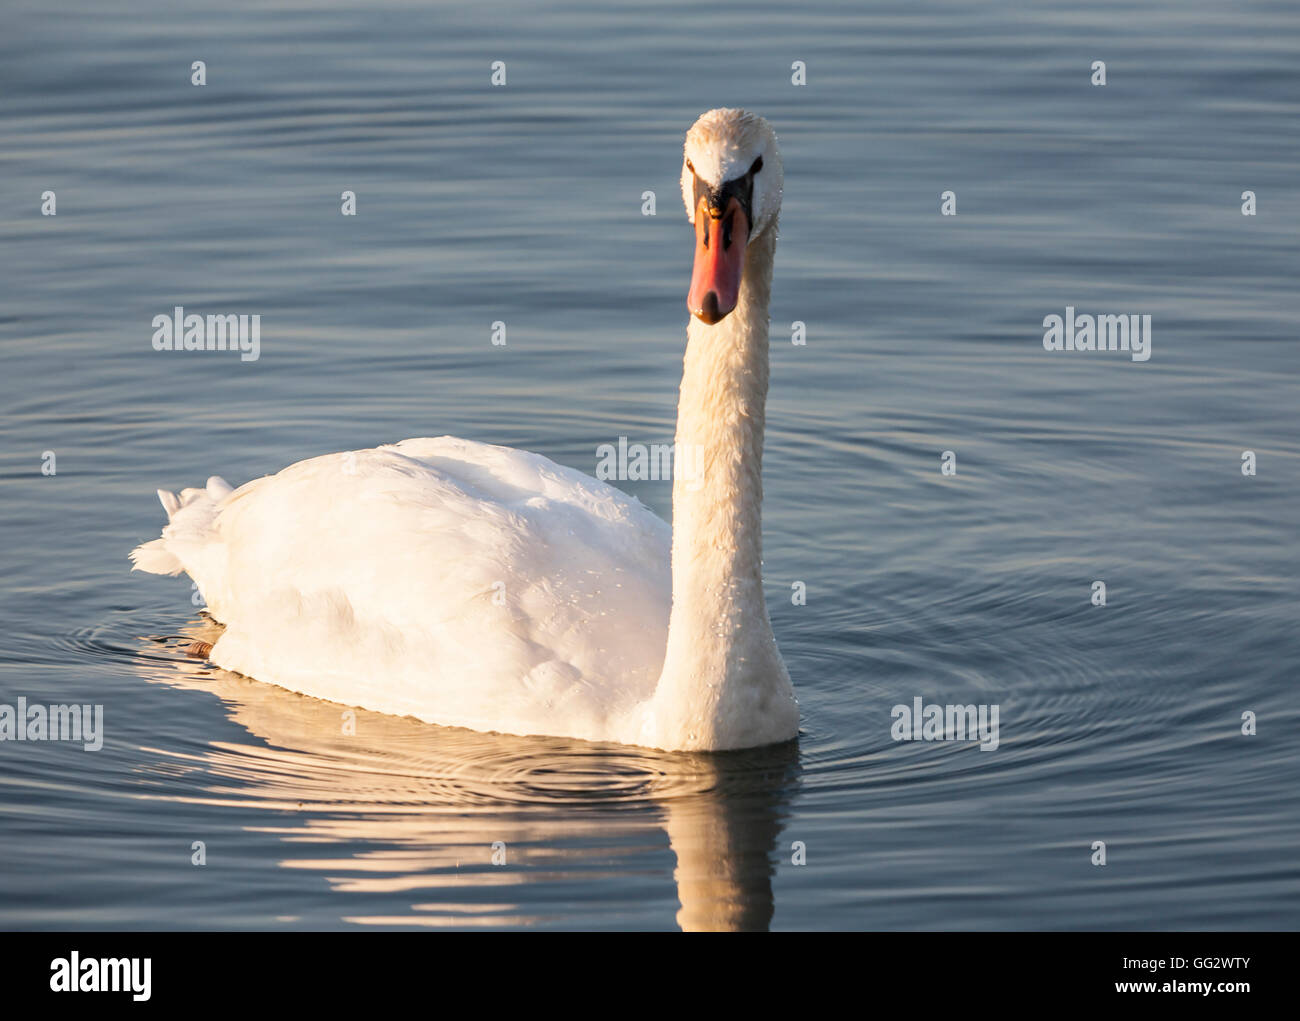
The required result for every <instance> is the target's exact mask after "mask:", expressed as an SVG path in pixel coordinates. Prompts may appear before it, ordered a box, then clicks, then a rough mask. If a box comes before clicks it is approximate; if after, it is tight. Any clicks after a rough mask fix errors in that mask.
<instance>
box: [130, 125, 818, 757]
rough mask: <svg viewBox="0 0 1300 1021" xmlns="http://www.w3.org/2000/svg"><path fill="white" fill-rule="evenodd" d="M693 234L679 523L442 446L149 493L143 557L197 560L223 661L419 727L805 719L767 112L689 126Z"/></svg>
mask: <svg viewBox="0 0 1300 1021" xmlns="http://www.w3.org/2000/svg"><path fill="white" fill-rule="evenodd" d="M681 183H682V197H683V199H684V201H685V203H686V208H687V213H688V216H689V219H690V220H691V222H692V223H693V224H694V225H695V233H696V250H695V268H694V272H693V274H692V278H691V289H690V293H689V297H688V301H687V304H688V306H689V308H690V310H691V312H692V317H691V319H690V324H689V326H688V329H687V338H688V341H687V346H686V357H685V367H684V372H683V375H682V385H681V394H680V399H679V403H678V412H677V436H676V444H677V448H676V449H677V452H678V457H677V459H676V460H677V461H678V463H680V462H681V452H682V451H685V450H689V451H690V455H691V456H690V462H691V463H692V465H693V466H695V467H696V468H697V469H698V470H697V471H695V472H693V473H692V475H691V477H690V478H689V479H687V478H683V477H682V476H681V475H679V476H678V477H677V478H676V479H675V480H674V483H673V528H672V530H671V574H670V571H669V564H670V530H669V527H668V526H667V525H666V524H665V523H664V522H662V521H661V520H659V518H657V517H655V515H654V514H652V513H651V512H650V511H649V510H647V509H646V508H645V507H644V506H642V505H641V504H640V503H639V502H638V501H637V500H635V499H633V498H632V497H629V496H627V495H625V494H623V493H622V492H620V491H619V490H617V489H615V488H613V487H612V486H608V485H606V484H604V483H602V482H598V481H596V480H595V479H592V478H590V477H588V476H586V475H583V474H582V473H581V472H578V471H575V470H573V469H571V468H565V467H562V466H560V465H557V464H555V463H554V462H552V461H549V460H547V459H546V458H544V457H541V456H539V455H537V454H530V453H525V452H523V451H519V450H512V449H509V448H507V447H497V446H491V445H488V444H483V443H475V442H472V441H469V440H460V439H455V438H452V437H447V436H444V437H441V438H438V439H415V440H406V441H404V442H402V443H398V444H394V445H392V446H383V447H379V448H377V449H374V450H358V451H352V452H348V453H341V454H329V455H327V456H324V457H316V458H312V459H311V460H308V461H301V462H299V463H298V464H295V465H293V466H291V467H289V468H286V469H285V470H284V471H282V472H280V473H279V474H277V475H272V476H267V477H265V478H261V479H256V480H254V481H252V482H249V483H248V484H247V485H244V486H241V487H240V488H239V489H236V490H233V491H232V490H231V488H230V486H228V485H227V484H226V483H225V482H223V481H222V480H221V479H218V478H215V477H214V478H211V479H209V480H208V484H207V487H206V488H205V489H187V490H184V491H182V492H181V494H180V496H179V498H178V497H176V496H174V495H173V494H172V493H169V492H166V491H162V490H160V491H159V497H160V499H161V500H162V503H163V507H164V508H165V509H166V510H167V513H168V517H169V518H170V522H169V524H168V525H167V526H166V527H165V528H164V529H163V532H162V538H160V539H155V540H154V541H152V542H147V543H145V544H143V545H142V546H139V547H138V548H136V549H135V550H134V551H133V552H132V553H131V559H132V560H133V561H134V563H135V569H138V570H144V571H150V572H153V573H155V574H179V573H180V572H181V571H185V572H188V574H189V575H190V577H191V578H193V579H194V581H195V582H196V584H197V585H198V587H199V590H200V591H201V592H202V593H203V596H204V598H205V599H206V601H207V607H208V611H209V612H210V613H211V614H212V616H213V617H214V618H216V619H217V620H218V621H220V622H222V623H224V624H225V625H226V630H225V632H224V633H223V634H222V636H221V637H220V638H219V639H218V640H217V641H216V643H215V644H214V645H213V646H212V648H211V653H210V659H211V661H212V662H213V663H215V664H216V665H217V666H220V667H224V668H225V669H228V670H233V671H237V672H239V673H241V674H245V675H247V676H250V677H254V678H257V679H258V680H261V681H266V682H270V683H272V684H278V685H280V686H282V687H285V688H289V689H291V690H293V691H297V692H301V693H303V694H306V695H312V696H315V697H317V698H323V699H330V700H332V701H335V702H341V703H344V704H346V705H356V706H361V707H363V708H366V709H371V710H374V711H378V712H384V713H391V714H397V715H410V716H414V717H416V718H418V719H421V720H424V721H426V722H429V723H436V724H443V725H447V726H461V727H468V728H471V729H474V730H485V731H501V732H504V733H510V734H521V735H528V734H536V735H553V736H559V737H577V738H585V739H588V740H597V741H615V742H620V743H623V744H634V745H645V746H649V747H654V748H661V749H666V750H703V751H717V750H722V749H728V748H743V747H750V746H755V745H762V744H769V743H774V742H778V741H785V740H789V739H791V738H793V737H795V736H796V734H797V733H798V727H799V712H798V707H797V705H796V703H795V698H794V689H793V688H792V687H791V685H790V676H789V673H788V672H787V670H786V667H785V664H784V663H783V662H782V660H781V655H780V653H779V652H778V651H777V647H776V639H775V638H774V637H773V635H772V628H771V624H770V623H769V621H768V616H767V608H766V605H765V604H764V601H763V580H762V575H761V566H762V542H761V534H760V533H761V524H760V504H761V502H762V482H761V477H760V468H761V462H762V455H763V427H764V404H765V401H766V397H767V381H768V353H767V332H768V296H769V292H770V288H771V280H772V260H773V256H774V254H775V251H776V233H777V214H778V212H779V210H780V205H781V185H782V169H781V158H780V155H779V153H778V151H777V144H776V136H775V135H774V134H773V132H772V129H771V128H770V127H769V125H768V124H767V122H766V121H765V120H763V119H762V118H761V117H756V116H754V115H752V114H749V113H746V112H744V111H742V110H725V109H723V110H711V111H709V112H708V113H706V114H704V115H703V116H702V117H700V119H699V120H698V121H696V122H695V124H694V126H693V127H692V128H691V129H690V131H689V132H688V133H687V135H686V145H685V154H684V158H683V164H682V177H681Z"/></svg>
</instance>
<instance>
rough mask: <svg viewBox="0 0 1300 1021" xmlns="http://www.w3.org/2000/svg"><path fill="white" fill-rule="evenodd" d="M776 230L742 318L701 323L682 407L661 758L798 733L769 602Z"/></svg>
mask: <svg viewBox="0 0 1300 1021" xmlns="http://www.w3.org/2000/svg"><path fill="white" fill-rule="evenodd" d="M775 251H776V224H775V223H772V224H769V225H768V227H767V229H765V230H764V231H763V232H762V233H761V234H760V235H759V236H758V237H756V238H754V239H753V240H752V241H751V242H750V244H749V246H748V250H747V252H746V258H745V270H744V274H743V276H742V278H741V279H742V283H741V289H740V295H739V301H738V302H737V305H736V308H735V310H734V311H733V312H732V313H731V314H730V315H729V316H727V317H726V318H725V319H723V320H722V321H721V322H720V323H718V324H717V325H715V326H709V325H706V324H705V323H703V322H701V321H700V320H698V319H696V318H694V317H692V318H691V321H690V325H689V327H688V329H687V338H688V339H687V345H686V358H685V368H684V371H683V374H682V387H681V395H680V398H679V402H678V408H677V438H676V450H675V457H674V463H675V465H676V466H677V470H676V472H675V478H674V482H673V552H672V575H673V606H672V614H671V619H670V621H669V627H668V648H667V654H666V656H665V659H664V666H663V672H662V675H661V676H660V680H659V686H658V688H657V689H656V692H655V699H654V706H653V709H654V720H653V722H652V724H651V726H652V727H653V728H654V729H655V730H656V731H657V734H658V738H659V739H658V740H657V741H655V742H654V743H656V744H659V745H660V746H661V747H678V748H713V749H719V748H735V747H748V746H752V745H757V744H766V743H769V742H772V741H781V740H787V739H789V738H791V737H794V736H795V734H796V733H797V730H798V710H797V707H796V706H795V703H794V693H793V690H792V689H791V687H790V678H789V674H788V673H787V672H786V669H785V665H784V663H783V662H782V661H781V656H780V653H779V652H778V651H777V647H776V640H775V638H774V637H773V635H772V626H771V624H770V622H769V621H768V616H767V606H766V604H765V602H764V600H763V570H762V569H763V539H762V502H763V482H762V463H763V427H764V418H765V405H766V402H767V376H768V355H767V333H768V299H769V296H770V293H771V286H772V261H773V256H774V255H775Z"/></svg>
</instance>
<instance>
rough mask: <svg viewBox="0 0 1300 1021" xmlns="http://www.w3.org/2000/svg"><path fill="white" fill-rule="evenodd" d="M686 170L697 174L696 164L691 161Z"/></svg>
mask: <svg viewBox="0 0 1300 1021" xmlns="http://www.w3.org/2000/svg"><path fill="white" fill-rule="evenodd" d="M686 169H687V170H689V171H690V172H691V173H692V174H693V173H695V164H694V163H692V162H691V161H690V160H687V161H686Z"/></svg>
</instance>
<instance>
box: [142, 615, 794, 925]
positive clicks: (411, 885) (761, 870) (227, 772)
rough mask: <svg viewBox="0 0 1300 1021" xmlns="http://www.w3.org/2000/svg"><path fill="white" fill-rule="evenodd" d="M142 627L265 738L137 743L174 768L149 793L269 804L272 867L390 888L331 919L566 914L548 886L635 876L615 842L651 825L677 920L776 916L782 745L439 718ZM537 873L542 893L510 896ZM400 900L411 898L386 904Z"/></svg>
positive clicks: (649, 835) (783, 803) (519, 919)
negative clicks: (718, 748)
mask: <svg viewBox="0 0 1300 1021" xmlns="http://www.w3.org/2000/svg"><path fill="white" fill-rule="evenodd" d="M184 630H185V643H182V645H183V644H186V643H188V641H190V640H198V641H206V642H211V641H213V640H214V639H215V638H216V637H217V636H218V635H219V634H220V628H219V627H217V626H215V625H213V624H211V623H208V622H202V621H200V622H195V623H194V624H192V625H190V626H189V627H187V628H185V629H184ZM144 644H145V646H146V648H145V649H144V650H143V652H142V655H141V656H140V658H139V663H140V670H141V672H142V673H143V675H144V676H145V677H146V679H148V680H150V681H153V682H159V683H166V684H170V685H174V686H179V687H184V688H191V689H198V690H201V691H205V692H208V693H210V694H214V695H216V696H218V697H219V698H220V699H221V700H222V702H223V703H224V705H225V709H226V711H227V713H228V714H229V716H230V719H231V720H232V721H233V722H235V723H237V724H238V725H239V726H241V727H243V728H244V729H246V730H247V731H248V732H249V734H251V735H252V736H253V737H255V738H257V739H259V743H242V742H229V741H213V742H212V743H211V744H210V745H209V746H208V748H207V749H206V750H204V751H203V752H202V753H200V754H198V755H189V756H187V755H186V754H184V753H181V752H177V751H171V750H165V749H148V751H150V752H152V753H154V754H156V755H158V756H160V757H163V758H164V759H165V760H166V761H165V762H162V763H160V764H159V769H160V771H161V772H165V773H168V774H170V776H169V780H168V785H167V788H166V793H163V794H161V795H150V796H151V797H157V796H162V797H166V798H169V799H171V800H175V801H180V802H185V803H190V804H197V805H203V806H237V807H239V808H242V809H245V810H250V809H262V810H269V811H268V816H267V821H266V824H265V825H262V826H257V827H255V829H256V830H257V831H258V832H264V833H274V834H276V835H277V836H278V837H279V838H280V839H281V840H283V841H284V843H285V844H286V845H290V846H291V847H293V849H294V851H295V853H294V854H292V855H290V856H288V857H286V858H284V859H282V860H281V861H280V862H279V864H280V865H281V866H282V867H284V868H290V869H306V870H316V871H317V872H319V873H320V874H322V875H323V876H324V877H325V879H326V880H327V881H328V883H329V884H330V886H331V888H332V889H333V890H334V891H335V892H336V893H339V894H344V895H346V894H358V895H362V896H359V897H358V903H359V904H364V903H366V900H365V895H372V897H371V901H370V903H371V905H372V906H373V904H374V903H375V902H376V901H378V902H380V903H382V904H383V905H385V910H384V911H382V912H379V913H367V912H366V911H365V909H364V908H363V909H361V910H360V911H359V912H358V913H354V914H348V913H347V911H346V907H345V908H344V909H343V912H342V913H341V917H342V918H343V920H344V921H347V922H352V923H361V924H374V925H382V926H405V925H429V926H457V927H464V926H487V927H503V926H527V925H537V924H547V923H552V924H556V923H562V921H563V919H562V918H560V919H557V918H556V917H555V912H554V911H551V910H548V909H550V908H551V907H552V906H553V905H556V903H557V900H558V902H559V905H571V904H572V903H573V902H574V901H575V900H582V899H584V898H590V899H592V900H593V901H594V900H596V899H598V898H600V897H608V892H607V891H609V890H610V889H613V888H615V887H616V885H624V884H626V885H628V886H629V889H631V888H632V884H635V888H637V889H640V888H641V887H642V884H643V882H644V877H645V875H646V874H647V871H648V870H647V868H646V866H645V865H644V864H643V861H640V862H636V863H635V864H634V863H632V862H630V861H629V860H628V859H631V858H632V857H633V856H641V857H642V859H643V860H644V856H645V855H646V854H647V853H650V854H653V853H654V850H655V847H656V845H658V844H659V842H660V841H661V840H662V836H661V835H660V831H662V832H663V833H665V834H666V835H667V839H668V845H669V847H670V848H671V850H672V853H673V854H674V855H675V856H676V867H675V869H674V871H673V878H674V881H675V883H676V887H677V898H678V901H679V904H680V908H679V910H678V911H677V914H676V921H677V924H678V925H679V926H680V927H681V928H682V929H683V930H763V929H766V928H767V927H768V926H769V924H770V922H771V920H772V914H773V910H774V902H773V894H772V876H773V872H774V869H775V864H774V863H775V862H776V860H777V847H776V842H777V838H778V836H779V835H780V832H781V829H782V825H783V821H784V819H785V816H786V814H787V811H788V806H789V802H790V800H791V798H792V796H793V794H794V792H795V790H796V788H797V786H798V783H799V758H798V746H797V743H796V742H793V741H792V742H787V743H786V744H783V745H776V746H771V747H767V748H758V749H751V750H747V751H741V752H728V753H722V754H692V753H680V752H679V753H671V754H670V753H663V752H656V751H653V750H650V749H644V748H633V747H628V746H621V745H597V744H588V743H586V742H582V741H575V740H564V739H555V738H519V737H510V736H505V735H499V734H481V733H476V732H473V731H468V730H460V729H454V728H443V727H434V726H430V725H428V724H424V723H420V722H418V721H416V720H413V719H407V718H399V717H394V716H385V715H381V714H378V713H369V712H366V711H365V710H360V709H349V708H348V707H345V706H341V705H338V704H335V703H332V702H323V701H319V700H316V699H312V698H308V697H306V696H303V695H298V694H295V693H293V692H289V691H286V690H284V689H282V688H277V687H274V686H272V685H268V684H262V683H260V682H258V681H254V680H251V679H249V678H245V677H241V676H239V675H237V674H232V673H228V672H226V671H223V670H220V669H217V668H215V667H212V666H210V665H207V664H205V663H202V662H198V661H195V660H192V659H189V658H186V657H185V656H183V655H182V654H181V651H180V646H178V645H177V644H176V643H175V641H169V640H164V639H148V640H146V641H145V643H144ZM262 742H264V744H263V743H262ZM178 759H179V760H186V759H188V760H189V761H187V762H186V761H176V760H178ZM196 773H199V774H206V775H207V779H205V780H203V781H202V782H201V783H200V782H196V780H195V774H196ZM285 813H290V814H288V815H286V814H285ZM286 818H287V819H288V820H289V821H287V822H286V821H284V820H285V819H286ZM298 851H301V853H297V852H298ZM494 857H495V859H496V862H498V863H499V862H501V860H502V859H504V865H501V864H496V863H494ZM620 877H622V879H623V880H624V884H620V883H619V880H620ZM548 883H550V884H553V887H552V891H547V890H545V889H543V890H538V889H536V888H535V887H534V888H533V889H530V890H529V891H528V893H527V895H526V896H523V897H515V898H512V897H511V896H510V894H511V888H514V887H520V886H523V885H526V884H548ZM458 891H459V896H458ZM574 891H577V892H574ZM539 894H541V896H539ZM374 895H380V896H378V897H375V896H374ZM394 898H403V899H402V900H401V903H403V904H407V903H409V908H408V909H407V910H406V911H404V912H394V911H393V910H392V909H391V905H392V904H393V903H394ZM407 898H409V900H407ZM530 906H531V907H532V908H533V910H531V911H530V910H529V908H530ZM611 908H612V909H613V910H617V907H616V905H615V906H611ZM560 910H563V907H561V908H560ZM639 917H640V918H644V914H642V915H640V916H639Z"/></svg>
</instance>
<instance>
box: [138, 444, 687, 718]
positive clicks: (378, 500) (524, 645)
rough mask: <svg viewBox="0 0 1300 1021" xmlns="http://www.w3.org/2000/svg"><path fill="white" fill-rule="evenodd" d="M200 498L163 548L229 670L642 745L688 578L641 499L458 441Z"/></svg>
mask: <svg viewBox="0 0 1300 1021" xmlns="http://www.w3.org/2000/svg"><path fill="white" fill-rule="evenodd" d="M214 489H216V491H217V493H218V494H220V497H219V499H213V498H212V496H211V495H209V494H210V493H211V491H212V490H214ZM195 492H197V493H200V494H201V495H199V496H198V497H196V498H192V499H190V500H189V502H187V503H186V504H185V505H184V506H181V507H179V509H177V510H175V511H174V513H173V518H172V522H171V524H170V525H169V526H168V527H167V528H166V529H165V530H164V532H163V538H162V539H161V540H159V542H160V543H161V544H163V547H164V549H165V551H166V552H167V553H169V554H173V555H174V556H175V557H176V559H177V560H178V561H179V562H180V564H181V566H183V567H184V569H185V570H186V571H188V572H189V573H190V574H191V576H192V577H194V578H195V580H196V581H197V582H198V585H199V588H200V590H201V591H202V592H203V595H204V597H205V598H206V600H207V603H208V607H209V610H210V612H211V613H212V614H213V615H214V616H215V617H216V618H217V619H218V620H220V621H221V622H222V623H224V624H226V625H227V630H226V632H225V633H224V634H223V636H222V637H221V639H220V640H219V641H218V642H217V643H216V645H215V646H214V648H213V651H212V660H213V662H215V663H216V664H217V665H219V666H222V667H225V668H227V669H230V670H235V671H238V672H240V673H243V674H247V675H249V676H252V677H256V678H258V679H259V680H262V681H269V682H271V683H275V684H280V685H282V686H283V687H286V688H290V689H292V690H294V691H299V692H302V693H304V694H308V695H314V696H316V697H319V698H326V699H332V700H334V701H338V702H342V703H345V704H348V705H360V706H362V707H363V708H367V709H372V710H377V711H380V712H387V713H394V714H401V715H411V716H415V717H418V718H419V719H422V720H426V721H427V722H430V723H439V724H444V725H451V726H464V727H471V728H474V729H478V730H497V731H504V732H508V733H517V734H557V735H565V736H573V737H589V738H593V739H603V740H610V739H613V740H625V741H635V740H636V736H637V735H638V734H639V732H640V728H641V725H642V719H643V716H644V712H645V710H646V703H648V701H649V699H650V696H651V695H652V694H653V691H654V687H655V684H656V682H657V680H658V677H659V670H660V667H661V666H662V663H663V657H664V649H665V640H666V635H667V628H668V614H669V609H670V604H671V579H670V570H669V547H670V533H669V528H668V525H667V524H665V523H664V522H663V521H661V520H660V519H659V518H657V517H655V516H654V515H653V514H652V513H650V511H648V510H647V509H646V508H645V507H644V506H642V505H641V504H640V503H639V502H638V501H637V500H635V499H634V498H632V497H629V496H627V495H626V494H624V493H621V492H620V491H619V490H617V489H615V488H613V487H612V486H608V485H606V484H604V483H602V482H598V481H596V480H595V479H593V478H590V477H589V476H586V475H584V474H582V473H581V472H578V471H575V470H573V469H570V468H565V467H562V466H560V465H557V464H555V463H554V462H552V461H550V460H548V459H547V458H544V457H541V456H540V455H537V454H530V453H526V452H524V451H519V450H512V449H510V448H507V447H498V446H492V445H489V444H483V443H474V442H471V441H467V440H461V439H456V438H453V437H440V438H437V439H417V440H407V441H405V442H402V443H399V444H395V445H392V446H384V447H379V448H376V449H373V450H361V451H349V452H345V453H341V454H330V455H327V456H325V457H318V458H313V459H311V460H308V461H302V462H299V463H298V464H295V465H293V466H292V467H290V468H287V469H285V470H284V471H282V472H280V473H279V474H277V475H273V476H268V477H266V478H262V479H258V480H256V481H254V482H250V483H249V484H248V485H245V486H243V487H241V488H240V489H238V490H235V491H234V492H232V493H229V494H228V495H226V494H222V493H221V490H220V487H218V486H209V490H208V491H195ZM164 503H165V504H166V498H165V497H164ZM154 545H155V544H149V546H147V547H142V549H143V550H146V551H148V556H146V557H138V558H137V560H138V562H140V561H141V560H145V561H147V560H148V557H150V556H151V557H158V556H160V555H161V553H162V552H163V551H160V550H156V549H155V550H150V549H149V547H153V546H154ZM140 566H144V567H145V569H149V570H157V569H158V567H156V566H151V565H150V564H149V563H147V562H146V563H141V564H140ZM624 731H626V734H624Z"/></svg>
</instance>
